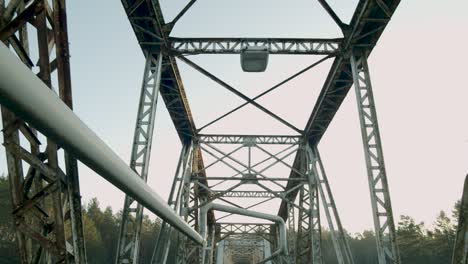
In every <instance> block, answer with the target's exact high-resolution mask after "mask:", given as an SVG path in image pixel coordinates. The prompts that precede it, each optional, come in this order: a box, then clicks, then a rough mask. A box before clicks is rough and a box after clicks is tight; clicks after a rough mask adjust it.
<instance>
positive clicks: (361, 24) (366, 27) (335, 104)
mask: <svg viewBox="0 0 468 264" xmlns="http://www.w3.org/2000/svg"><path fill="white" fill-rule="evenodd" d="M399 3H400V0H389V1H387V7H388V8H389V10H391V13H392V14H393V13H394V12H395V10H396V8H397V7H398V4H399ZM390 19H391V17H388V16H387V14H385V13H384V11H382V9H381V8H380V7H379V5H378V4H377V3H376V1H370V0H360V1H359V3H358V5H357V7H356V10H355V12H354V14H353V17H352V19H351V22H350V26H349V30H348V31H347V32H346V34H345V36H344V38H343V41H342V46H341V51H342V53H341V54H342V55H339V56H337V57H336V58H335V60H334V61H333V64H332V66H331V68H330V71H329V73H328V76H327V79H326V80H325V83H324V85H323V87H322V90H321V92H320V94H319V97H318V99H317V101H316V103H315V106H314V109H313V110H312V114H311V115H310V117H309V120H308V121H307V125H306V127H305V129H304V134H305V135H306V137H307V138H308V140H309V142H310V144H311V146H317V145H318V143H319V142H320V140H321V138H322V136H323V134H324V133H325V131H326V130H327V128H328V126H329V125H330V123H331V121H332V120H333V117H334V116H335V114H336V112H337V111H338V109H339V108H340V106H341V103H342V102H343V100H344V98H345V97H346V95H347V94H348V91H349V89H350V88H351V86H352V84H353V78H352V73H351V64H350V62H349V59H347V58H345V56H349V55H347V54H349V52H351V50H352V49H353V48H355V49H365V50H366V51H367V54H366V55H367V56H368V55H369V53H370V52H371V51H372V49H373V48H374V46H375V45H376V44H377V42H378V40H379V38H380V36H381V34H382V33H383V31H384V29H385V27H386V26H387V24H388V22H389V21H390ZM298 158H299V157H297V156H296V159H295V161H294V163H297V162H298V161H297V159H298ZM296 176H297V175H296V173H294V172H293V171H292V172H291V174H290V177H296ZM290 187H292V185H288V186H287V188H290ZM292 195H294V196H295V195H297V194H292ZM286 210H287V206H286V204H285V203H281V206H280V210H279V211H278V215H281V216H284V217H286V215H287V212H286Z"/></svg>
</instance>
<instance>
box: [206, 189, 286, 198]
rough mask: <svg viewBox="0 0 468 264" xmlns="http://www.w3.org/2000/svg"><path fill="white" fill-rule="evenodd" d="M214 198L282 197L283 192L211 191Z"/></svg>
mask: <svg viewBox="0 0 468 264" xmlns="http://www.w3.org/2000/svg"><path fill="white" fill-rule="evenodd" d="M212 193H213V195H214V196H222V197H224V198H227V197H229V198H270V197H276V196H278V195H282V193H283V192H273V193H272V192H268V191H229V192H224V191H212Z"/></svg>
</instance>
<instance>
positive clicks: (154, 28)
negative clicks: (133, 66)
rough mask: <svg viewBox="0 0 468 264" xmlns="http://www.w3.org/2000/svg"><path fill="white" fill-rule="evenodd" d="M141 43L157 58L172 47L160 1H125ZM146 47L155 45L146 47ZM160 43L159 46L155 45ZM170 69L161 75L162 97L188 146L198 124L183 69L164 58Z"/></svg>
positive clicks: (181, 137) (143, 48) (173, 60)
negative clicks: (184, 83) (185, 85)
mask: <svg viewBox="0 0 468 264" xmlns="http://www.w3.org/2000/svg"><path fill="white" fill-rule="evenodd" d="M121 2H122V5H123V7H124V9H125V12H126V14H127V17H128V20H129V21H130V25H131V26H132V28H133V31H134V33H135V36H136V38H137V41H138V43H139V44H140V47H141V49H142V51H143V54H145V53H151V54H153V55H156V54H157V53H159V52H160V51H161V47H164V46H167V47H168V46H169V42H168V40H167V39H168V34H167V31H166V29H165V25H166V23H165V21H164V18H163V16H162V13H161V8H160V6H159V2H158V1H152V0H143V1H142V2H141V3H139V4H138V5H137V6H135V1H134V0H121ZM145 43H153V44H152V45H146V44H145ZM155 43H157V45H154V44H155ZM163 65H164V66H166V67H165V68H164V71H163V72H162V75H161V88H160V93H161V97H162V98H163V100H164V103H165V105H166V107H167V109H168V111H169V115H170V117H171V120H172V122H173V123H174V126H175V128H176V130H177V133H178V135H179V138H180V140H181V141H182V142H183V143H187V142H189V141H190V140H191V138H192V137H193V136H194V135H195V134H196V127H195V122H194V120H193V117H192V113H191V110H190V106H189V104H188V101H187V96H186V94H185V89H184V85H183V83H182V79H181V77H180V72H179V68H178V66H177V63H176V61H175V59H174V58H172V57H170V56H164V61H163Z"/></svg>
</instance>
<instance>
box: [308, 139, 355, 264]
mask: <svg viewBox="0 0 468 264" xmlns="http://www.w3.org/2000/svg"><path fill="white" fill-rule="evenodd" d="M307 154H308V159H309V163H310V166H311V174H312V175H313V176H312V177H314V181H315V184H316V185H317V187H318V188H317V189H318V192H319V194H320V198H321V200H322V205H323V211H324V212H325V217H326V219H327V222H328V228H329V230H330V235H331V238H332V242H333V246H334V248H335V253H336V257H337V259H338V263H339V264H354V259H353V255H352V252H351V248H350V246H349V243H348V240H347V238H346V233H345V231H344V229H343V226H342V224H341V219H340V217H339V214H338V210H337V208H336V204H335V199H334V198H333V194H332V191H331V188H330V185H329V183H328V177H327V175H326V173H325V168H324V166H323V163H322V159H321V158H320V154H319V152H318V150H317V148H315V149H312V148H311V147H310V146H307Z"/></svg>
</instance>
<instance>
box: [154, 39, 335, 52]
mask: <svg viewBox="0 0 468 264" xmlns="http://www.w3.org/2000/svg"><path fill="white" fill-rule="evenodd" d="M341 41H342V39H340V38H336V39H305V38H303V39H301V38H297V39H295V38H175V37H171V38H169V42H170V43H171V45H170V50H171V52H172V53H174V54H182V55H189V54H240V53H241V51H242V49H244V48H246V47H259V46H261V47H267V49H268V52H269V53H270V54H288V55H337V54H339V53H340V51H341ZM145 44H146V45H151V43H148V42H147V43H145Z"/></svg>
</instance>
